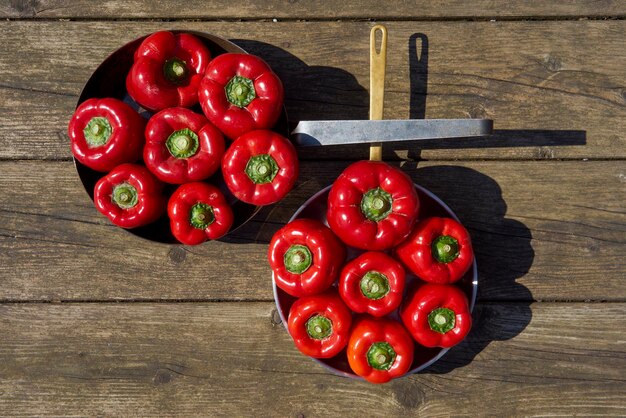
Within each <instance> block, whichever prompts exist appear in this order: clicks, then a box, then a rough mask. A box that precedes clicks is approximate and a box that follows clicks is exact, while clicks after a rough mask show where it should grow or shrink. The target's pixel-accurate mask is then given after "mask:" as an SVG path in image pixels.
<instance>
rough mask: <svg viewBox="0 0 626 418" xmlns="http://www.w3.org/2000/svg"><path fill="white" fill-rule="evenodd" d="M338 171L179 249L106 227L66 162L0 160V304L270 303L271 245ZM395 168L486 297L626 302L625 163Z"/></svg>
mask: <svg viewBox="0 0 626 418" xmlns="http://www.w3.org/2000/svg"><path fill="white" fill-rule="evenodd" d="M344 167H345V163H343V162H334V163H333V162H305V163H304V164H303V165H302V173H301V177H300V179H299V182H298V184H297V185H296V188H295V189H294V191H293V192H292V193H291V194H290V195H289V196H288V197H287V198H286V199H285V200H283V201H282V202H281V203H280V204H278V205H275V206H273V207H268V208H266V209H264V210H263V211H262V212H261V213H260V214H258V215H257V216H256V218H255V219H254V220H253V221H252V222H250V223H248V224H247V225H245V226H244V227H243V228H242V229H241V230H239V231H237V232H235V233H234V234H233V236H232V237H231V238H230V239H229V241H231V242H212V243H205V244H203V245H200V246H196V247H182V246H176V245H174V246H168V245H165V244H154V243H151V242H148V241H144V240H142V239H139V238H137V237H135V236H133V235H130V234H129V233H127V232H125V231H123V230H121V229H119V228H117V227H114V226H112V225H110V224H109V223H108V221H107V220H106V219H105V218H104V217H102V216H101V215H100V214H99V213H98V212H97V211H96V210H95V208H94V207H93V206H92V202H91V201H90V200H89V198H88V196H87V194H86V193H85V191H84V190H83V189H82V184H81V183H80V181H79V180H78V177H77V175H76V173H75V171H74V167H73V166H72V164H71V163H69V162H2V163H0V171H1V172H2V173H3V175H2V176H0V277H1V281H2V286H0V299H2V300H85V299H90V300H104V299H107V300H110V299H126V300H128V299H210V300H214V299H218V300H222V299H227V300H233V299H234V300H240V299H253V300H259V299H261V300H271V299H272V293H271V284H270V269H269V267H268V265H267V262H266V251H267V243H268V242H269V240H270V238H271V236H272V234H273V233H274V232H275V231H276V230H277V229H278V228H279V227H280V226H281V225H283V224H284V223H285V222H287V221H288V219H289V218H290V217H291V216H292V214H293V213H294V212H295V210H296V209H297V208H298V207H299V206H300V205H301V204H302V203H303V202H304V201H305V200H306V199H307V198H308V197H310V196H311V195H313V194H314V193H315V192H316V191H318V190H319V189H321V188H322V187H325V186H326V185H328V184H330V183H331V182H332V181H333V179H334V178H335V177H336V176H337V175H338V174H339V173H340V172H341V170H342V169H343V168H344ZM403 168H404V169H405V170H406V172H407V173H409V174H410V175H411V176H412V178H413V179H414V180H415V181H416V182H418V183H419V184H422V185H423V186H425V187H427V188H428V189H430V190H431V191H433V192H434V193H435V194H437V195H439V196H440V197H441V198H442V199H443V200H444V201H445V202H447V203H448V204H449V206H450V207H451V208H452V209H453V210H454V211H455V212H456V213H457V214H458V216H459V217H460V218H461V220H462V221H463V222H464V223H465V224H466V226H467V227H468V228H469V230H470V232H471V234H472V237H473V241H474V244H475V247H476V251H477V260H478V266H479V275H480V292H479V298H480V299H481V300H502V299H505V300H588V299H591V300H625V299H626V288H625V287H624V280H625V279H626V277H625V276H624V274H625V271H626V269H625V265H624V257H623V254H624V252H625V251H626V241H625V240H624V237H625V236H626V234H625V233H624V232H625V230H624V228H625V224H626V222H625V216H626V210H625V207H624V204H625V202H626V187H625V180H624V175H625V174H624V164H623V162H621V161H615V162H611V161H606V162H596V161H588V162H542V161H539V162H465V163H460V162H444V163H433V162H424V163H419V164H417V165H416V164H415V163H405V164H403ZM217 261H219V263H217ZM598 272H601V274H599V273H598Z"/></svg>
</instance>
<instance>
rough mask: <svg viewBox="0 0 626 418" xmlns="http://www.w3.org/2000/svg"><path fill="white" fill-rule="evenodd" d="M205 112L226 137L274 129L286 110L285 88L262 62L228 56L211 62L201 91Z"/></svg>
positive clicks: (250, 57) (244, 55) (249, 56)
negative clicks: (284, 109) (282, 112)
mask: <svg viewBox="0 0 626 418" xmlns="http://www.w3.org/2000/svg"><path fill="white" fill-rule="evenodd" d="M198 96H199V98H200V106H202V111H203V112H204V114H205V115H206V116H207V118H209V120H210V121H211V122H213V123H214V124H215V126H217V127H218V128H219V129H220V130H221V131H222V132H224V134H225V135H226V136H227V137H229V138H231V139H235V138H238V137H239V136H241V135H243V134H244V133H246V132H249V131H252V130H257V129H270V128H271V127H272V126H274V124H275V123H276V121H277V120H278V118H279V116H280V114H281V111H282V107H283V96H284V92H283V84H282V83H281V81H280V78H278V76H277V75H276V74H275V73H274V72H273V71H272V69H271V68H270V67H269V65H267V63H266V62H265V61H263V60H262V59H261V58H259V57H257V56H254V55H248V54H235V53H228V54H222V55H218V56H217V57H215V58H214V59H213V61H211V63H210V64H209V66H208V67H207V69H206V73H205V76H204V78H203V79H202V82H201V83H200V90H199V91H198Z"/></svg>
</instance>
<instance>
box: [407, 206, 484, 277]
mask: <svg viewBox="0 0 626 418" xmlns="http://www.w3.org/2000/svg"><path fill="white" fill-rule="evenodd" d="M395 253H396V255H397V256H398V258H399V259H400V260H401V261H402V262H403V263H404V264H405V265H406V266H407V267H408V268H409V269H410V270H411V271H412V272H413V273H415V274H416V275H417V276H418V277H419V278H420V279H422V280H424V281H426V282H430V283H453V282H456V281H457V280H459V279H460V278H461V277H463V275H464V274H465V273H466V272H467V271H468V270H469V268H470V267H471V266H472V263H473V262H474V251H473V250H472V242H471V240H470V236H469V233H468V232H467V230H466V229H465V228H464V227H463V225H461V224H460V223H459V222H457V221H455V220H454V219H450V218H438V217H433V218H427V219H424V220H422V221H421V222H419V223H418V224H417V225H416V226H415V229H414V230H413V232H412V233H411V235H410V236H409V237H408V238H407V239H406V240H405V241H404V242H403V243H401V244H400V245H398V246H397V247H396V249H395Z"/></svg>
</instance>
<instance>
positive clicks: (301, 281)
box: [267, 219, 346, 297]
mask: <svg viewBox="0 0 626 418" xmlns="http://www.w3.org/2000/svg"><path fill="white" fill-rule="evenodd" d="M267 257H268V260H269V263H270V266H271V267H272V271H273V272H274V280H275V281H276V285H277V286H278V287H279V288H281V289H282V290H284V291H285V292H287V293H289V294H290V295H292V296H296V297H301V296H310V295H314V294H316V293H321V292H323V291H324V290H326V289H328V288H329V287H330V285H332V284H333V282H334V281H335V279H336V278H337V275H338V274H339V271H340V270H341V266H342V264H343V262H344V260H345V259H346V249H345V246H344V245H343V243H342V242H341V241H339V239H337V237H336V236H335V234H333V231H331V230H330V229H329V228H328V227H326V226H325V225H324V224H322V223H321V222H319V221H316V220H313V219H296V220H295V221H293V222H290V223H288V224H287V225H285V226H284V227H282V228H281V229H279V230H278V231H277V232H276V233H275V234H274V236H273V237H272V241H271V242H270V246H269V251H268V254H267Z"/></svg>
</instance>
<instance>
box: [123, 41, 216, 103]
mask: <svg viewBox="0 0 626 418" xmlns="http://www.w3.org/2000/svg"><path fill="white" fill-rule="evenodd" d="M134 58H135V60H134V62H133V66H132V67H131V69H130V71H129V73H128V76H127V77H126V90H127V91H128V94H130V96H131V97H132V98H133V99H134V100H135V101H136V102H137V103H139V104H140V105H141V106H143V107H145V108H146V109H148V110H151V111H153V112H156V111H158V110H161V109H165V108H168V107H175V106H182V107H190V106H193V105H195V104H196V103H198V87H199V86H200V81H201V80H202V77H203V76H204V71H205V70H206V68H207V65H208V64H209V61H210V60H211V52H210V51H209V49H208V48H207V47H206V46H205V45H204V44H203V43H202V41H201V40H200V39H198V38H197V37H195V36H194V35H191V34H189V33H179V34H176V35H175V34H173V33H172V32H167V31H160V32H155V33H153V34H152V35H150V36H148V37H147V38H146V39H144V41H143V42H142V43H141V45H139V48H137V50H136V51H135V57H134Z"/></svg>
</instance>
